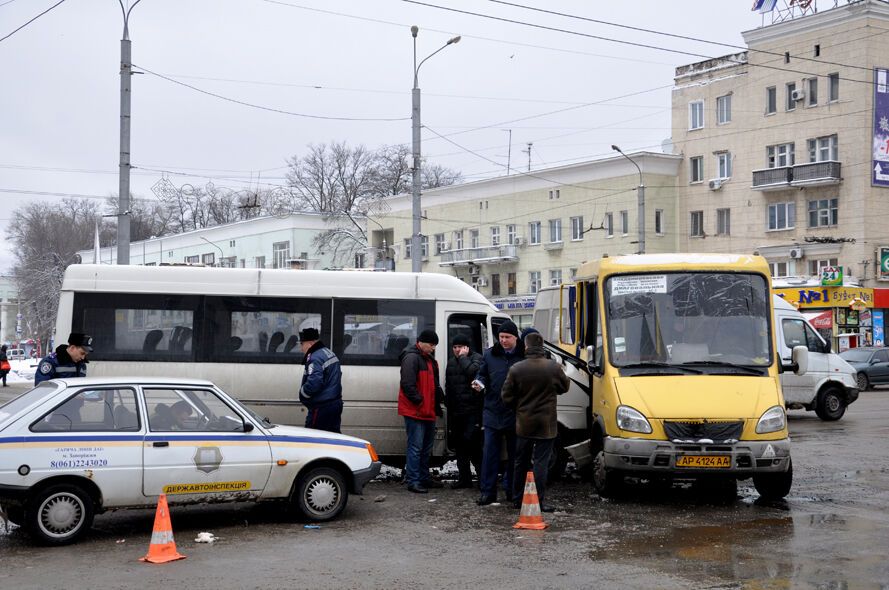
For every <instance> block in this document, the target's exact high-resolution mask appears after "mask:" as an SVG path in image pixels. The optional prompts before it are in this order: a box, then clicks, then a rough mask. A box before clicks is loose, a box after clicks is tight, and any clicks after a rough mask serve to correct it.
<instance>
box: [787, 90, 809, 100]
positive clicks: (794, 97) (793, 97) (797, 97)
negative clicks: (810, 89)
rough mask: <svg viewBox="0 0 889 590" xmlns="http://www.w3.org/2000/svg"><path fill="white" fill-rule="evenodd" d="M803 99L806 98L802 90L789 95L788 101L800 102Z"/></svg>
mask: <svg viewBox="0 0 889 590" xmlns="http://www.w3.org/2000/svg"><path fill="white" fill-rule="evenodd" d="M805 97H806V91H805V90H802V89H800V90H794V91H793V92H791V93H790V100H802V99H804V98H805Z"/></svg>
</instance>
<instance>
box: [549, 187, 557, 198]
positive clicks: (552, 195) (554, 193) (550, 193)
mask: <svg viewBox="0 0 889 590" xmlns="http://www.w3.org/2000/svg"><path fill="white" fill-rule="evenodd" d="M558 198H559V189H553V190H551V191H549V200H550V201H552V200H555V199H558Z"/></svg>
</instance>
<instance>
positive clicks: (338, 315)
mask: <svg viewBox="0 0 889 590" xmlns="http://www.w3.org/2000/svg"><path fill="white" fill-rule="evenodd" d="M426 329H430V330H434V329H435V303H434V302H432V301H415V300H406V299H336V300H334V310H333V342H332V344H333V351H334V353H336V355H337V356H338V357H339V359H340V362H341V363H342V364H343V365H372V366H398V365H399V364H400V360H399V355H400V354H401V351H402V350H404V349H405V348H406V347H407V346H409V345H411V344H414V343H415V342H416V341H417V336H418V335H419V334H420V332H422V331H423V330H426ZM439 338H442V339H443V335H442V334H439Z"/></svg>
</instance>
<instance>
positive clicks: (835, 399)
mask: <svg viewBox="0 0 889 590" xmlns="http://www.w3.org/2000/svg"><path fill="white" fill-rule="evenodd" d="M815 413H816V414H817V415H818V417H819V418H821V419H822V420H826V421H833V420H839V419H840V418H842V417H843V414H845V413H846V400H845V399H844V397H843V395H842V393H840V391H839V390H838V389H837V388H836V387H828V388H827V389H825V390H823V391H822V392H821V393H819V394H818V402H817V403H816V404H815Z"/></svg>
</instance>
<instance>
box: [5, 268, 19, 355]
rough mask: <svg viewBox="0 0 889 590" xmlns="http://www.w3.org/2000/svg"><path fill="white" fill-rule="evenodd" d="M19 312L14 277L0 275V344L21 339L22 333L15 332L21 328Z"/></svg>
mask: <svg viewBox="0 0 889 590" xmlns="http://www.w3.org/2000/svg"><path fill="white" fill-rule="evenodd" d="M19 312H20V309H19V299H18V289H17V288H16V285H15V277H13V276H11V275H2V276H0V344H12V343H15V342H18V341H19V340H20V339H21V337H22V334H21V333H17V330H18V329H21V322H20V321H19V317H18V316H19Z"/></svg>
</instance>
